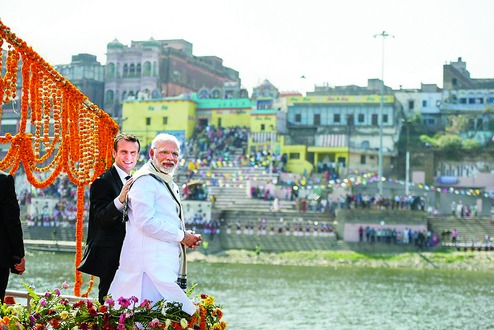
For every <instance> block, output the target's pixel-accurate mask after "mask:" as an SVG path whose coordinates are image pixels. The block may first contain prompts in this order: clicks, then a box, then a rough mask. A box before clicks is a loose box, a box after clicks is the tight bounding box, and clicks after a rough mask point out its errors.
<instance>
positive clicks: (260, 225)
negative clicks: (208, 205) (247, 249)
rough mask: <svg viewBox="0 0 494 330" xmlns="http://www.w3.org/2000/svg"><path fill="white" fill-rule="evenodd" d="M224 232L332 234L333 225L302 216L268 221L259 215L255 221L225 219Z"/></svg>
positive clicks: (292, 234)
mask: <svg viewBox="0 0 494 330" xmlns="http://www.w3.org/2000/svg"><path fill="white" fill-rule="evenodd" d="M226 233H227V234H235V235H257V236H265V235H271V236H272V235H284V236H314V237H317V236H320V237H330V236H334V234H335V233H334V227H333V225H332V224H330V223H327V222H323V223H318V222H309V221H304V219H303V218H294V219H292V221H291V222H290V221H287V220H285V219H284V218H283V217H280V219H279V221H272V220H271V221H268V220H267V219H266V218H264V217H261V218H259V219H258V221H257V223H254V222H253V221H246V222H241V221H238V220H237V221H235V224H233V221H228V220H227V221H226Z"/></svg>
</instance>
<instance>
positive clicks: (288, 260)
mask: <svg viewBox="0 0 494 330" xmlns="http://www.w3.org/2000/svg"><path fill="white" fill-rule="evenodd" d="M188 260H189V261H192V262H212V263H244V264H271V265H293V266H325V267H372V268H410V269H439V270H457V271H492V270H494V262H493V260H494V253H493V252H478V251H467V252H458V251H452V250H451V251H450V250H448V251H441V252H421V253H419V252H405V253H377V254H374V253H369V254H363V253H357V252H354V251H294V252H282V253H264V252H261V253H260V254H259V255H257V254H256V253H255V252H254V251H247V250H228V251H225V252H222V253H219V254H215V255H204V254H203V253H202V252H199V251H194V252H191V253H189V257H188Z"/></svg>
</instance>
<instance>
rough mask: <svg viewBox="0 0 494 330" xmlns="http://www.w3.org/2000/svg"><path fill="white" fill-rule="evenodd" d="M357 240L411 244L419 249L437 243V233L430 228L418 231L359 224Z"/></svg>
mask: <svg viewBox="0 0 494 330" xmlns="http://www.w3.org/2000/svg"><path fill="white" fill-rule="evenodd" d="M358 235H359V242H367V243H386V244H413V245H415V246H416V247H417V249H419V250H423V249H424V248H429V247H433V246H436V245H437V244H439V242H440V240H439V235H438V234H437V233H436V232H432V231H430V230H427V231H426V230H424V231H418V230H412V229H410V228H405V229H404V230H403V231H401V230H396V228H392V227H387V228H383V227H377V228H376V227H374V226H366V227H365V228H364V227H363V226H360V227H359V229H358Z"/></svg>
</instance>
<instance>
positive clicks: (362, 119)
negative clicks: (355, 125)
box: [358, 113, 365, 123]
mask: <svg viewBox="0 0 494 330" xmlns="http://www.w3.org/2000/svg"><path fill="white" fill-rule="evenodd" d="M364 121H365V116H364V114H363V113H359V114H358V122H359V123H363V122H364Z"/></svg>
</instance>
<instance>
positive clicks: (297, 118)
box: [295, 113, 302, 123]
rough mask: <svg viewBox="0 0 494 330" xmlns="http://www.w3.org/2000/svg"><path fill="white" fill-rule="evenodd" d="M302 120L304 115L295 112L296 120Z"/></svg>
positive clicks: (297, 121) (298, 121)
mask: <svg viewBox="0 0 494 330" xmlns="http://www.w3.org/2000/svg"><path fill="white" fill-rule="evenodd" d="M301 121H302V115H301V114H299V113H296V114H295V122H296V123H300V122H301Z"/></svg>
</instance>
